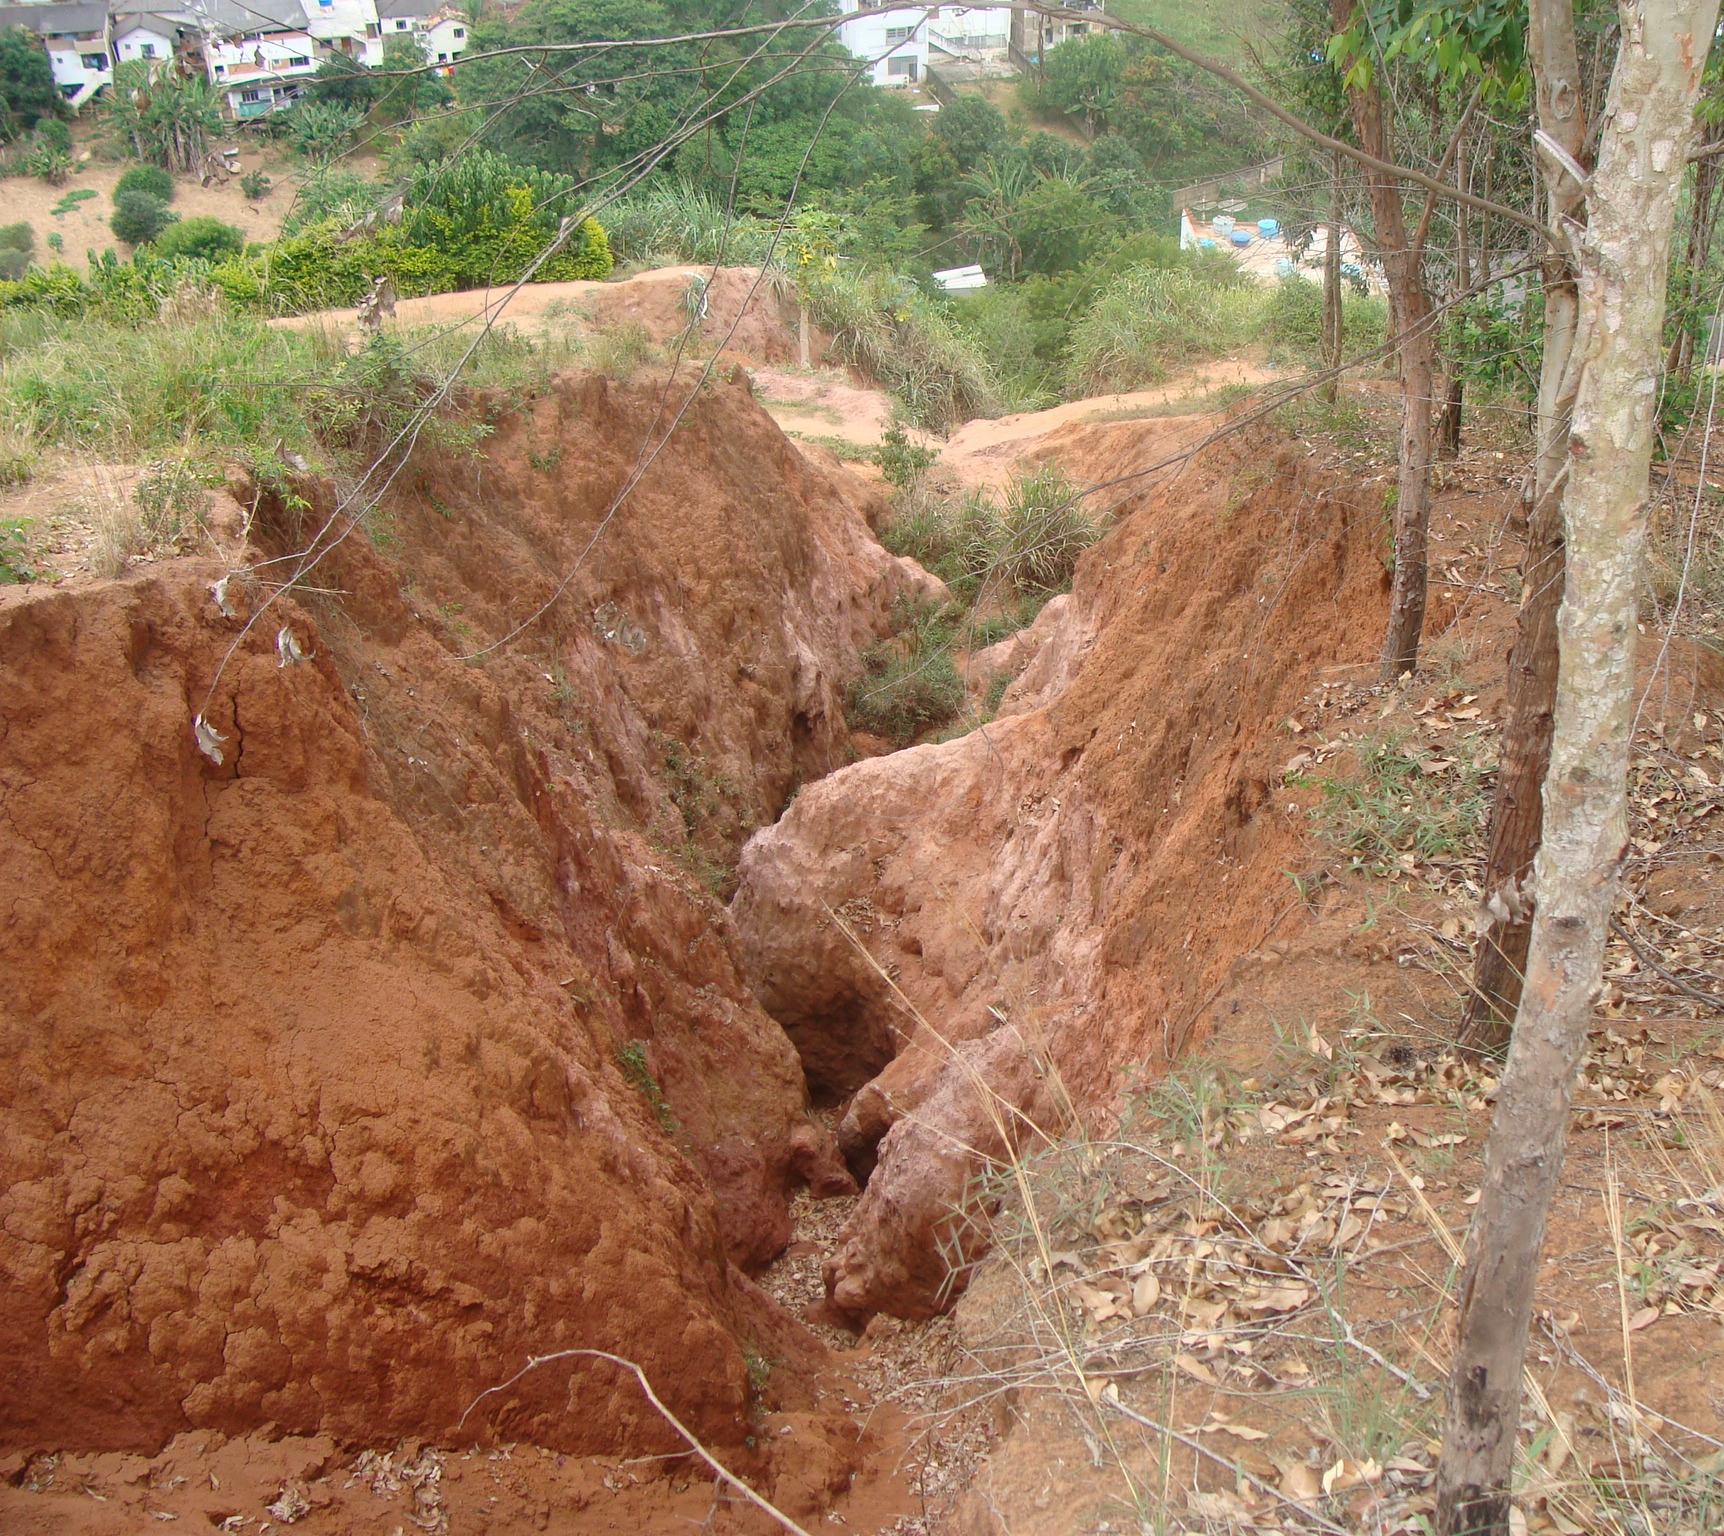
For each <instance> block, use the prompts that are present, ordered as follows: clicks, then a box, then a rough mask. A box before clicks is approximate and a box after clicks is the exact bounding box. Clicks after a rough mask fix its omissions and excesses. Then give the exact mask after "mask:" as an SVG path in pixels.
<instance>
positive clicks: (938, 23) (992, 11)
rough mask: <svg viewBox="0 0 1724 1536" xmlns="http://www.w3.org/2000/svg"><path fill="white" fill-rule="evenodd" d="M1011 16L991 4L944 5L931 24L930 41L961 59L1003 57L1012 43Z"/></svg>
mask: <svg viewBox="0 0 1724 1536" xmlns="http://www.w3.org/2000/svg"><path fill="white" fill-rule="evenodd" d="M1011 35H1012V13H1011V12H1010V11H1009V10H1004V9H1002V8H999V7H996V6H988V5H943V6H941V7H940V9H939V11H938V13H937V14H936V15H935V17H934V19H933V20H932V21H931V22H929V23H928V42H929V44H930V45H931V46H932V47H934V48H936V49H938V50H940V51H941V52H942V53H947V54H950V55H951V56H952V57H953V58H959V59H972V60H977V59H989V58H999V57H1001V56H1002V55H1003V54H1004V53H1005V51H1006V48H1007V46H1008V44H1009V43H1010V42H1011Z"/></svg>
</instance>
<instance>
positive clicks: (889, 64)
mask: <svg viewBox="0 0 1724 1536" xmlns="http://www.w3.org/2000/svg"><path fill="white" fill-rule="evenodd" d="M886 73H887V74H888V75H901V76H904V77H905V78H907V79H910V80H914V79H915V78H916V61H915V60H914V59H888V60H886Z"/></svg>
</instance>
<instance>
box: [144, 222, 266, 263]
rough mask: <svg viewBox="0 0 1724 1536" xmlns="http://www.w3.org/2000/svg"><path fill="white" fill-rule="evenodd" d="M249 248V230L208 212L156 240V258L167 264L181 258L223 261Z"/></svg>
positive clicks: (172, 227)
mask: <svg viewBox="0 0 1724 1536" xmlns="http://www.w3.org/2000/svg"><path fill="white" fill-rule="evenodd" d="M244 246H245V231H244V230H243V229H239V228H237V227H236V226H234V225H232V224H224V223H222V221H221V220H220V219H216V218H211V217H210V216H209V215H208V214H206V213H200V214H195V215H194V216H193V217H191V218H189V219H180V220H178V221H176V222H175V223H173V224H170V225H169V226H168V227H167V228H166V229H164V230H163V231H162V232H161V234H160V235H158V236H157V237H156V239H155V241H154V249H155V253H156V255H158V256H160V257H161V258H162V259H163V260H164V261H172V260H174V259H175V258H177V257H181V256H193V257H197V258H199V259H201V260H203V261H219V260H220V259H221V258H222V257H224V256H234V255H238V253H239V252H240V251H241V250H242V249H243V248H244Z"/></svg>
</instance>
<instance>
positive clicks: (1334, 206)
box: [1319, 155, 1346, 405]
mask: <svg viewBox="0 0 1724 1536" xmlns="http://www.w3.org/2000/svg"><path fill="white" fill-rule="evenodd" d="M1333 158H1334V165H1333V167H1332V168H1331V170H1330V177H1329V228H1328V231H1327V233H1326V234H1325V236H1324V241H1323V367H1324V368H1325V369H1327V370H1328V371H1329V378H1328V380H1327V381H1326V382H1325V383H1324V385H1323V387H1322V389H1321V391H1319V393H1320V394H1321V395H1322V397H1323V398H1324V399H1325V400H1327V401H1328V402H1329V403H1330V404H1331V405H1332V404H1334V402H1335V396H1336V393H1337V391H1338V390H1339V388H1340V384H1341V379H1340V373H1339V370H1340V367H1341V349H1342V345H1343V343H1344V342H1345V340H1346V334H1345V330H1344V323H1345V322H1344V321H1343V319H1342V315H1341V157H1340V156H1339V155H1335V156H1334V157H1333Z"/></svg>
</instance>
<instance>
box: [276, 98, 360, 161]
mask: <svg viewBox="0 0 1724 1536" xmlns="http://www.w3.org/2000/svg"><path fill="white" fill-rule="evenodd" d="M286 116H287V123H288V132H289V133H290V134H291V136H292V138H293V147H294V148H295V149H297V150H298V151H299V152H300V153H301V154H302V155H305V156H307V157H308V158H310V159H313V160H329V159H332V158H334V156H336V155H338V154H340V153H341V151H342V150H344V149H346V148H347V141H348V140H349V139H351V138H352V137H353V135H354V134H355V133H356V132H358V130H359V125H360V123H361V122H363V121H364V117H363V114H361V113H360V112H358V111H356V110H354V109H353V108H352V107H344V106H341V105H339V104H338V103H336V102H333V101H311V100H306V101H302V102H300V103H298V104H297V105H296V106H294V107H293V108H292V109H291V110H290V111H289V112H288V113H287V114H286Z"/></svg>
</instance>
